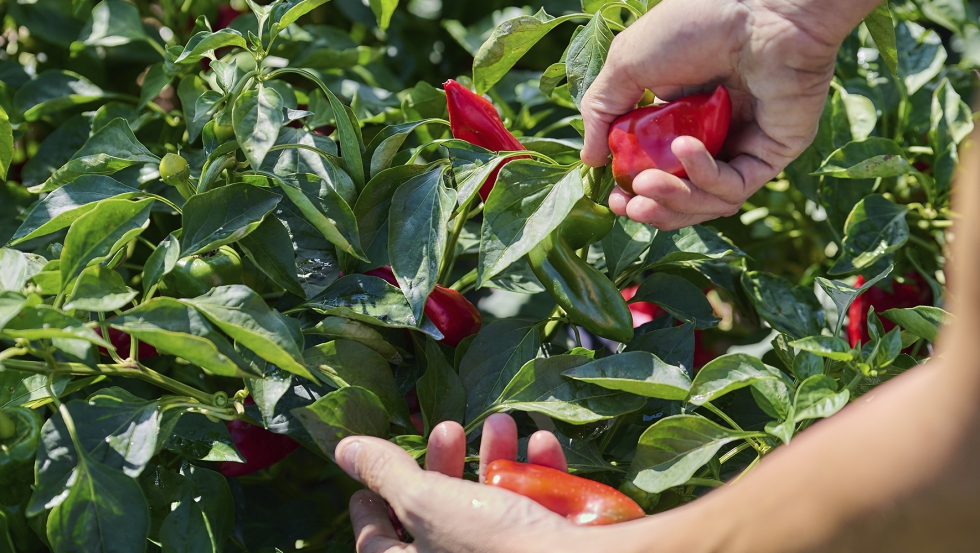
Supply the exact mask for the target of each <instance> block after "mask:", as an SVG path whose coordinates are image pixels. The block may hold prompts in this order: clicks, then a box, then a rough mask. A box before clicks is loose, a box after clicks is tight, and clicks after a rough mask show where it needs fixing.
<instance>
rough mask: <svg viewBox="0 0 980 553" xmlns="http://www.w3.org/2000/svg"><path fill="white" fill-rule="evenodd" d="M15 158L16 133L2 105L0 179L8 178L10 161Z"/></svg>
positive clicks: (0, 118) (0, 110)
mask: <svg viewBox="0 0 980 553" xmlns="http://www.w3.org/2000/svg"><path fill="white" fill-rule="evenodd" d="M13 159H14V133H13V128H12V127H11V126H10V118H9V117H7V112H6V111H4V109H3V107H2V106H0V180H6V179H7V171H8V170H9V169H10V162H11V161H12V160H13Z"/></svg>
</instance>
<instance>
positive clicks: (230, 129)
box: [214, 108, 235, 144]
mask: <svg viewBox="0 0 980 553" xmlns="http://www.w3.org/2000/svg"><path fill="white" fill-rule="evenodd" d="M214 137H215V139H217V140H218V144H224V143H225V142H230V141H232V140H235V127H234V126H233V125H232V122H231V109H228V108H225V109H223V110H221V111H219V112H218V114H217V115H215V116H214Z"/></svg>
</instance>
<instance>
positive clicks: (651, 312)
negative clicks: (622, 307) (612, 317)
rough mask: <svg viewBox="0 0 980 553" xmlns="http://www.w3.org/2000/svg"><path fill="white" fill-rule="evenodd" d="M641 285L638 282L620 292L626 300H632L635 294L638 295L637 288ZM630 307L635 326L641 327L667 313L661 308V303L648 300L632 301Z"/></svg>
mask: <svg viewBox="0 0 980 553" xmlns="http://www.w3.org/2000/svg"><path fill="white" fill-rule="evenodd" d="M639 287H640V286H639V285H638V284H634V285H633V286H627V287H626V288H623V289H622V290H620V291H619V293H620V294H622V295H623V299H624V300H626V301H630V300H631V299H633V296H635V295H636V290H637V289H638V288H639ZM629 308H630V313H632V314H633V328H639V327H641V326H643V325H645V324H647V323H649V322H650V321H652V320H654V319H656V318H657V317H659V316H661V315H664V314H665V313H664V310H663V309H660V306H659V305H657V304H655V303H652V302H648V301H638V302H635V303H631V304H629Z"/></svg>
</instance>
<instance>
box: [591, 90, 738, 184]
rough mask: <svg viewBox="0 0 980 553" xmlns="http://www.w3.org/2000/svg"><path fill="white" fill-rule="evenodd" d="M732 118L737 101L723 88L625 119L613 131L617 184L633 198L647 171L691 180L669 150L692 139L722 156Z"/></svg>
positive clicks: (643, 110)
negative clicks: (636, 181) (683, 138)
mask: <svg viewBox="0 0 980 553" xmlns="http://www.w3.org/2000/svg"><path fill="white" fill-rule="evenodd" d="M731 119H732V101H731V98H729V96H728V90H727V89H726V88H725V87H724V86H720V85H719V86H718V88H716V89H715V91H714V93H713V94H698V95H696V96H689V97H687V98H681V99H680V100H677V101H674V102H670V103H669V104H662V105H658V106H647V107H643V108H639V109H635V110H633V111H631V112H629V113H627V114H625V115H621V116H620V117H619V118H618V119H616V120H615V121H613V124H612V126H611V127H610V128H609V149H610V150H611V151H612V155H613V162H612V169H613V176H614V177H615V178H616V184H618V185H619V187H620V188H622V189H623V190H625V191H626V192H629V193H630V194H632V193H633V179H634V178H636V176H637V175H639V174H640V173H641V172H643V171H646V170H647V169H660V170H662V171H666V172H668V173H670V174H671V175H675V176H678V177H680V178H687V171H685V170H684V166H683V165H681V162H680V160H679V159H677V156H675V155H674V153H673V152H671V150H670V145H671V144H672V143H673V142H674V139H675V138H677V137H679V136H693V137H694V138H697V139H698V140H700V141H701V142H703V143H704V146H705V147H706V148H707V149H708V151H709V152H711V155H712V156H717V155H718V152H720V151H721V147H722V145H724V143H725V137H726V136H727V134H728V125H729V123H731Z"/></svg>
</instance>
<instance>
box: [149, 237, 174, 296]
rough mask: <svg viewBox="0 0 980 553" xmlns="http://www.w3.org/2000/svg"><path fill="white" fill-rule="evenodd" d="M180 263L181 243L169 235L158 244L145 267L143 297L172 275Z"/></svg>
mask: <svg viewBox="0 0 980 553" xmlns="http://www.w3.org/2000/svg"><path fill="white" fill-rule="evenodd" d="M178 261H180V242H179V241H178V240H177V238H176V237H175V236H174V235H173V234H168V235H167V237H166V238H164V239H163V241H162V242H160V243H159V244H157V249H155V250H153V253H151V254H150V257H148V258H147V259H146V263H145V264H144V265H143V296H144V299H145V298H148V297H149V295H150V290H151V289H152V288H153V287H154V286H156V285H157V284H159V283H160V279H162V278H163V277H164V276H166V275H168V274H170V272H171V271H173V270H174V267H176V266H177V262H178Z"/></svg>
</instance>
